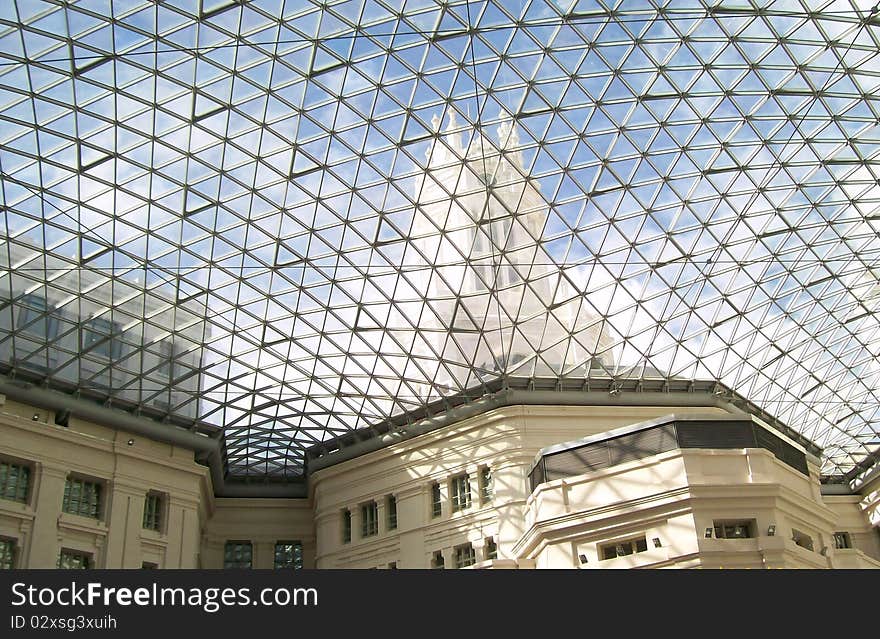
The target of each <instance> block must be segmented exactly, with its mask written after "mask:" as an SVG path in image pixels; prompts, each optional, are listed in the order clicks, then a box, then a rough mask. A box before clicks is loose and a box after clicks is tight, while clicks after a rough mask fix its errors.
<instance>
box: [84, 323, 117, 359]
mask: <svg viewBox="0 0 880 639" xmlns="http://www.w3.org/2000/svg"><path fill="white" fill-rule="evenodd" d="M121 330H122V329H121V327H120V326H119V324H117V323H116V322H111V321H110V320H108V319H105V318H103V317H93V318H92V319H89V320H86V321H85V322H83V330H82V352H83V353H91V354H93V355H99V356H101V357H106V358H108V359H119V355H120V353H121V352H122V342H121V341H120V340H119V337H118V335H119V333H120V332H121Z"/></svg>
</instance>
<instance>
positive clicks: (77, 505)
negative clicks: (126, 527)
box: [61, 477, 103, 519]
mask: <svg viewBox="0 0 880 639" xmlns="http://www.w3.org/2000/svg"><path fill="white" fill-rule="evenodd" d="M102 488H103V486H102V485H101V483H100V482H97V481H89V480H88V479H79V478H77V477H68V478H67V482H66V483H65V484H64V501H63V502H62V504H61V509H62V510H63V511H64V512H66V513H70V514H72V515H81V516H83V517H91V518H92V519H100V518H101V492H102Z"/></svg>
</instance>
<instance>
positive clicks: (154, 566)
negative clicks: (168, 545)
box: [141, 561, 159, 570]
mask: <svg viewBox="0 0 880 639" xmlns="http://www.w3.org/2000/svg"><path fill="white" fill-rule="evenodd" d="M158 568H159V564H155V563H153V562H152V561H145V562H143V563H142V564H141V570H157V569H158Z"/></svg>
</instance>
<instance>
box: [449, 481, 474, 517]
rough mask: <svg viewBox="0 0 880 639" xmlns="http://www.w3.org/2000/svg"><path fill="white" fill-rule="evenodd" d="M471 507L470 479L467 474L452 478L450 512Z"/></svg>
mask: <svg viewBox="0 0 880 639" xmlns="http://www.w3.org/2000/svg"><path fill="white" fill-rule="evenodd" d="M470 507H471V479H470V477H468V474H467V473H465V474H463V475H456V476H455V477H453V478H452V512H456V511H459V510H465V509H467V508H470Z"/></svg>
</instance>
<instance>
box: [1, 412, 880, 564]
mask: <svg viewBox="0 0 880 639" xmlns="http://www.w3.org/2000/svg"><path fill="white" fill-rule="evenodd" d="M624 404H625V400H624V401H621V405H619V406H543V405H511V406H503V407H499V408H496V409H493V410H489V411H487V412H484V413H481V414H478V415H475V416H472V417H470V418H466V419H462V420H459V421H454V422H453V423H450V424H448V425H446V426H443V427H442V428H438V429H436V430H434V431H431V432H428V433H426V434H422V435H419V436H417V437H413V438H411V439H408V440H405V441H400V442H398V443H395V444H393V445H390V446H386V447H384V448H380V449H378V450H375V451H373V452H370V453H366V454H363V455H359V456H355V457H353V458H351V459H345V460H342V461H339V462H338V463H332V462H324V465H323V467H321V468H319V469H317V470H313V471H312V472H310V475H309V486H310V494H309V496H308V497H307V498H303V499H290V498H256V497H252V498H251V497H249V498H235V497H217V496H215V495H214V488H213V486H212V484H211V474H210V472H209V470H208V468H206V467H205V466H204V465H202V464H200V463H197V462H196V460H195V455H194V453H193V452H192V451H191V450H189V449H187V448H184V447H182V446H175V445H171V444H168V443H162V442H159V441H153V440H151V439H150V438H148V437H145V436H143V435H133V434H130V433H127V432H123V431H121V430H114V429H111V428H107V427H105V426H100V425H97V424H95V423H92V422H89V421H86V420H83V419H78V418H76V417H75V416H70V417H68V418H67V419H66V420H63V421H64V423H66V425H63V424H60V423H56V414H55V413H54V412H53V411H49V410H45V409H41V408H39V407H35V406H33V405H30V404H27V403H23V402H20V401H12V400H10V399H7V398H4V399H3V401H2V405H0V427H2V428H3V429H4V433H5V434H4V437H3V438H0V464H3V472H2V473H0V474H2V476H3V477H2V481H0V484H2V486H0V487H2V496H3V499H0V541H2V542H3V543H4V544H5V545H4V548H5V549H7V550H8V551H9V554H10V555H11V564H12V565H14V566H15V567H18V568H54V567H56V566H58V565H59V564H61V565H71V564H73V565H78V564H77V562H85V564H86V565H87V566H88V567H94V568H119V567H124V568H141V567H156V568H198V567H202V568H222V567H224V565H229V561H230V555H229V549H230V547H233V546H237V547H247V552H248V556H247V563H248V565H250V566H252V567H254V568H272V567H273V566H275V565H276V563H277V561H278V548H279V547H293V546H295V547H296V548H297V551H296V552H297V560H296V561H297V564H296V565H297V566H302V567H305V568H311V567H317V568H438V567H443V568H446V569H450V568H456V567H477V568H480V567H483V568H587V569H593V568H628V567H648V566H658V567H659V566H670V567H672V566H677V567H786V568H791V567H810V568H867V567H871V568H876V567H880V534H878V525H880V521H878V509H880V481H878V480H877V478H876V477H874V478H873V479H870V480H869V481H867V482H865V483H864V485H863V486H862V488H861V491H860V492H858V493H851V494H842V491H837V494H829V491H827V490H826V487H825V486H824V485H822V484H820V481H819V476H818V470H817V469H818V466H817V460H816V459H815V458H814V457H812V456H811V455H809V454H807V456H806V457H807V459H808V460H809V463H808V469H809V472H808V474H806V475H805V474H803V473H800V472H797V471H796V470H793V469H792V468H791V467H790V466H788V465H786V464H784V463H782V462H780V461H779V460H778V459H777V458H775V457H774V455H773V454H772V453H770V452H769V451H767V450H764V449H759V448H746V449H736V450H713V449H689V450H683V449H682V450H672V451H667V452H664V453H661V454H659V455H653V456H651V457H649V458H646V459H643V460H639V461H632V462H627V463H624V464H620V465H617V466H614V467H612V468H609V469H604V470H599V471H595V472H592V473H582V474H579V475H575V476H571V477H568V478H566V479H561V480H554V481H549V482H545V483H542V484H541V485H540V486H537V487H536V489H535V490H534V491H532V490H531V487H530V483H529V472H530V469H531V468H532V467H533V465H534V463H535V460H536V455H537V454H538V453H539V451H540V450H541V449H543V448H546V447H548V446H553V445H556V444H559V443H560V442H570V441H572V440H576V439H579V438H583V437H587V436H599V435H602V434H605V433H607V432H608V431H609V430H612V429H617V428H620V427H625V426H630V425H633V424H640V423H644V422H646V421H648V420H656V419H657V418H662V417H663V416H668V415H670V414H672V413H674V414H675V415H676V417H680V418H681V419H695V418H696V417H697V416H705V417H709V418H712V417H714V419H727V418H728V417H730V418H738V419H742V418H743V414H742V413H741V412H739V411H736V410H733V409H732V408H731V409H730V410H729V411H728V410H727V409H725V408H724V406H723V403H718V405H717V406H716V407H711V406H702V407H701V406H676V407H670V406H668V405H667V406H627V405H624ZM108 410H110V409H108ZM331 457H332V456H331ZM317 465H318V464H316V466H317ZM13 468H15V471H14V472H15V474H16V477H17V478H18V479H16V481H15V482H13V481H11V480H10V477H11V476H12V475H11V474H10V473H12V472H13V471H12V469H13ZM23 468H26V469H27V479H26V480H24V482H23V485H24V486H25V488H24V490H23V491H22V490H20V488H19V484H21V483H22V482H21V480H20V478H21V476H22V475H21V473H22V472H23V471H22V470H21V469H23ZM86 485H89V486H99V487H100V488H99V489H98V492H99V496H98V497H97V498H95V499H92V502H93V503H92V504H90V503H89V499H91V497H90V498H88V499H87V498H86V496H85V495H86V494H87V493H88V490H86V489H85V488H84V487H85V486H86ZM435 486H436V489H435V488H434V487H435ZM89 490H92V489H89ZM435 490H436V491H437V492H436V493H435ZM65 493H67V496H66V497H65ZM88 494H92V493H88ZM435 497H437V499H436V500H435ZM148 500H150V501H151V503H152V504H153V506H152V507H149V508H148V507H147V502H148ZM435 504H436V508H437V511H436V512H437V514H436V515H435ZM346 511H348V512H349V513H350V520H349V521H350V527H347V526H346V523H345V517H344V513H345V512H346ZM148 515H149V517H148ZM743 522H745V525H746V528H745V529H744V530H746V529H747V531H748V532H747V534H745V535H744V536H743V537H742V538H737V539H733V538H719V532H718V531H723V530H724V529H723V526H724V525H725V524H729V525H730V526H729V527H732V526H733V524H736V523H743ZM719 526H722V528H719ZM771 526H773V527H775V530H774V534H773V535H770V534H769V530H770V528H771ZM708 529H712V530H713V534H711V535H710V536H708V537H707V536H706V534H705V533H706V531H707V530H708ZM346 531H348V535H346ZM840 533H845V535H843V536H841V535H840ZM721 536H722V537H723V534H722V535H721ZM795 537H797V540H796V539H795ZM642 538H644V549H643V544H642V542H641V541H640V540H641V539H642ZM346 539H348V541H346ZM658 542H659V543H658ZM625 544H629V545H628V546H626V547H625V550H624V551H623V553H621V554H620V555H617V554H616V553H615V556H613V557H608V556H607V553H608V552H609V551H608V548H609V546H612V545H613V546H615V547H616V546H620V545H625ZM630 551H632V552H630ZM582 555H583V557H581V556H582Z"/></svg>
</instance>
